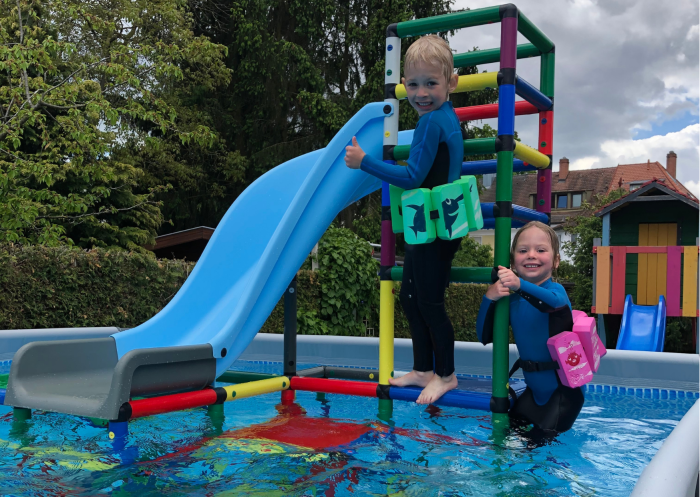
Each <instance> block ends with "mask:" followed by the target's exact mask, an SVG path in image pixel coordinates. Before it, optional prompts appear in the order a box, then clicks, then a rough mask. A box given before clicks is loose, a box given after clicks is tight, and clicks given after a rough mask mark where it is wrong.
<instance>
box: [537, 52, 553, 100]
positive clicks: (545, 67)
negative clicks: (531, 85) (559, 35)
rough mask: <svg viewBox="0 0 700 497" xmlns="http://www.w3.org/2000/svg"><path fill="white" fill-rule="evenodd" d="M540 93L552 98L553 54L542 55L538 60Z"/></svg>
mask: <svg viewBox="0 0 700 497" xmlns="http://www.w3.org/2000/svg"><path fill="white" fill-rule="evenodd" d="M540 91H541V92H542V93H544V94H545V95H547V96H548V97H549V98H554V52H550V53H546V54H542V59H540Z"/></svg>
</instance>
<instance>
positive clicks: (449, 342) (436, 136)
mask: <svg viewBox="0 0 700 497" xmlns="http://www.w3.org/2000/svg"><path fill="white" fill-rule="evenodd" d="M457 81H458V77H457V75H456V74H454V62H453V59H452V52H451V50H450V47H449V45H447V43H446V42H445V40H443V39H442V38H439V37H438V36H434V35H429V36H424V37H422V38H419V39H418V40H416V41H415V42H414V43H413V44H412V45H411V46H410V47H409V49H408V51H407V52H406V59H405V62H404V77H403V78H402V83H403V84H404V86H405V87H406V93H407V94H408V101H409V103H410V104H411V106H412V107H413V108H414V109H416V111H417V112H418V115H419V117H420V118H419V119H418V125H417V126H416V129H415V131H414V132H413V141H412V143H411V152H410V156H409V158H408V161H407V162H408V167H404V166H398V165H394V164H388V163H385V162H383V161H380V160H378V159H375V158H373V157H370V156H368V155H366V154H365V153H364V151H363V150H362V148H360V146H359V145H358V143H357V139H356V138H355V137H353V139H352V145H351V146H348V147H347V148H346V155H345V163H346V165H347V166H348V167H349V168H351V169H362V170H363V171H365V172H367V173H369V174H371V175H373V176H376V177H378V178H380V179H382V180H384V181H387V182H389V183H390V184H392V185H396V186H398V187H400V188H403V189H405V190H412V189H414V188H434V187H436V186H439V185H444V184H446V183H450V182H452V181H455V180H457V179H459V177H460V174H461V171H462V158H463V156H464V145H463V141H464V137H463V134H462V128H461V127H460V124H459V120H458V119H457V116H456V114H455V112H454V108H453V107H452V104H451V103H450V102H449V100H448V98H449V94H450V93H451V92H452V91H454V90H455V88H456V87H457ZM460 242H461V240H460V239H457V240H441V239H436V240H435V241H434V242H432V243H427V244H421V245H408V244H407V245H406V257H405V259H404V269H403V280H402V282H401V292H400V293H399V299H400V301H401V305H402V307H403V310H404V313H405V314H406V318H407V320H408V323H409V326H410V329H411V338H412V340H413V371H411V372H410V373H408V374H406V375H405V376H402V377H400V378H397V379H391V380H389V381H390V383H391V384H392V385H395V386H407V385H418V386H421V387H423V391H422V392H421V394H420V396H419V397H418V400H417V401H416V402H418V403H419V404H429V403H431V402H435V401H436V400H437V399H439V398H440V397H442V395H443V394H445V392H448V391H449V390H452V389H453V388H456V387H457V378H456V376H455V374H454V329H453V327H452V323H451V322H450V319H449V317H448V316H447V313H446V312H445V289H446V288H447V286H448V284H449V277H450V268H451V267H452V259H453V258H454V255H455V253H456V252H457V250H458V249H459V244H460Z"/></svg>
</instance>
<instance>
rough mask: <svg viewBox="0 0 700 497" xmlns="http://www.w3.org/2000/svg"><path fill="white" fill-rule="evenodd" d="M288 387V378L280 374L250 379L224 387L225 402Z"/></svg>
mask: <svg viewBox="0 0 700 497" xmlns="http://www.w3.org/2000/svg"><path fill="white" fill-rule="evenodd" d="M288 388H289V378H287V377H286V376H280V377H277V378H269V379H267V380H258V381H251V382H249V383H243V384H240V385H228V386H225V387H224V390H226V402H228V401H229V400H237V399H245V398H246V397H253V396H255V395H262V394H264V393H272V392H279V391H280V390H287V389H288Z"/></svg>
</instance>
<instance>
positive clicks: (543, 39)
mask: <svg viewBox="0 0 700 497" xmlns="http://www.w3.org/2000/svg"><path fill="white" fill-rule="evenodd" d="M518 31H520V32H521V33H522V35H523V36H524V37H525V38H527V39H528V41H529V42H531V43H532V44H533V45H535V46H536V47H537V48H539V49H540V51H541V52H542V53H547V52H550V51H551V50H552V49H553V48H554V43H552V40H550V39H549V38H547V35H545V34H544V33H543V32H542V31H540V29H539V28H538V27H537V26H535V25H534V24H532V22H531V21H530V19H528V18H527V17H525V15H524V14H523V13H522V12H518Z"/></svg>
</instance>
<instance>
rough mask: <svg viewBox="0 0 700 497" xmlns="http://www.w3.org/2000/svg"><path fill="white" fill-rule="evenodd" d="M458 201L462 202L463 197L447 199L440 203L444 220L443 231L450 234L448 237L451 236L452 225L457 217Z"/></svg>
mask: <svg viewBox="0 0 700 497" xmlns="http://www.w3.org/2000/svg"><path fill="white" fill-rule="evenodd" d="M460 200H464V195H460V196H459V197H457V198H454V199H451V198H448V199H445V200H443V201H442V214H443V219H444V220H445V229H446V230H447V232H448V233H449V234H450V237H451V236H452V225H453V224H454V223H455V221H456V220H457V216H458V215H459V213H458V212H457V211H458V210H459V202H460Z"/></svg>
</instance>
